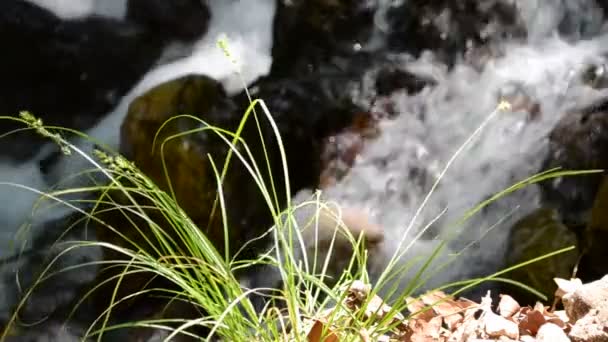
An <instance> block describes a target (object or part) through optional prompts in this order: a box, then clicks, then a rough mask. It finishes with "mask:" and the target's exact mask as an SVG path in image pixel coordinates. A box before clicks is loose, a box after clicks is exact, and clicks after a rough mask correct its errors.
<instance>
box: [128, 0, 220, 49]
mask: <svg viewBox="0 0 608 342" xmlns="http://www.w3.org/2000/svg"><path fill="white" fill-rule="evenodd" d="M127 17H128V18H130V19H132V20H133V21H135V22H137V23H140V24H142V25H145V26H146V27H147V28H148V29H149V30H150V31H151V32H154V34H155V35H159V36H160V37H163V36H169V37H174V38H176V39H180V40H186V41H187V40H194V39H196V38H199V37H200V36H201V34H202V33H203V32H206V31H207V28H208V26H209V20H210V19H211V12H210V11H209V6H207V5H206V1H200V0H176V1H170V2H167V1H162V0H152V1H150V0H129V2H128V6H127Z"/></svg>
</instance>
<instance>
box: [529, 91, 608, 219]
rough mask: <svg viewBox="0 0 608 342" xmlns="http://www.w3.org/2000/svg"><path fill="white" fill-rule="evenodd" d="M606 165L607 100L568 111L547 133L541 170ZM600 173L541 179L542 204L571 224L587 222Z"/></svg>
mask: <svg viewBox="0 0 608 342" xmlns="http://www.w3.org/2000/svg"><path fill="white" fill-rule="evenodd" d="M556 167H561V168H563V169H566V170H591V169H606V168H608V99H606V98H602V99H599V100H597V101H595V102H593V103H591V104H590V105H587V106H585V107H581V108H576V109H573V110H569V111H568V112H567V113H566V114H565V115H564V116H563V118H562V119H561V120H560V121H559V122H558V123H557V125H556V126H555V127H554V128H553V130H552V131H551V133H550V135H549V152H548V154H547V156H546V158H545V160H544V162H543V165H542V170H547V169H550V168H556ZM601 180H602V174H599V173H597V174H589V175H582V176H571V177H562V178H558V179H555V180H552V181H547V182H543V183H542V184H541V190H542V194H543V198H544V201H545V203H547V204H549V205H551V206H553V207H555V208H557V209H558V210H559V213H560V214H561V216H562V217H563V219H564V220H565V222H566V224H568V225H569V226H571V227H581V226H584V225H585V224H586V223H587V222H588V218H589V213H590V209H591V207H592V206H593V201H594V199H595V196H596V194H597V191H598V189H599V185H600V182H601Z"/></svg>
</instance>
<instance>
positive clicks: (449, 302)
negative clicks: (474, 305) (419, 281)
mask: <svg viewBox="0 0 608 342" xmlns="http://www.w3.org/2000/svg"><path fill="white" fill-rule="evenodd" d="M421 300H422V301H423V302H425V303H426V304H427V305H433V304H434V305H433V307H432V310H433V311H434V312H435V313H436V314H438V315H439V316H441V317H443V320H444V323H445V324H446V326H447V327H448V329H449V330H450V331H453V330H454V329H455V328H456V326H457V325H458V324H459V323H461V322H462V321H463V320H464V312H465V311H466V310H465V309H463V308H462V307H461V306H460V305H459V303H458V302H457V301H455V300H453V299H452V297H451V296H447V295H446V294H445V293H443V292H441V291H436V292H433V293H430V294H428V295H426V296H424V298H421ZM438 302H439V303H438Z"/></svg>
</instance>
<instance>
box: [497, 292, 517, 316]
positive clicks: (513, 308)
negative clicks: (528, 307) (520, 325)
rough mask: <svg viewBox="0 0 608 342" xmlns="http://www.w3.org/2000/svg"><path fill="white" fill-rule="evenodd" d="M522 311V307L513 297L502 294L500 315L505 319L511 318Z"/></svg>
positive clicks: (499, 304) (499, 308) (499, 305)
mask: <svg viewBox="0 0 608 342" xmlns="http://www.w3.org/2000/svg"><path fill="white" fill-rule="evenodd" d="M520 309H521V306H520V305H519V303H517V301H516V300H515V299H513V297H511V296H508V295H504V294H501V295H500V302H499V303H498V313H499V314H500V315H501V316H502V317H505V318H509V317H511V316H513V315H515V313H517V312H518V311H519V310H520Z"/></svg>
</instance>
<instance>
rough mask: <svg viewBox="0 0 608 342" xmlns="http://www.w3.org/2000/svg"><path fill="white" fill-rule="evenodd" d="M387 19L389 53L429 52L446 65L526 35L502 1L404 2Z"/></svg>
mask: <svg viewBox="0 0 608 342" xmlns="http://www.w3.org/2000/svg"><path fill="white" fill-rule="evenodd" d="M386 19H387V22H388V44H389V47H390V48H391V49H392V50H396V51H405V52H408V53H412V54H414V55H415V56H418V55H420V53H421V52H423V51H424V50H430V51H433V52H434V53H436V54H437V55H438V56H439V57H440V58H441V59H442V60H443V61H445V62H447V63H448V64H452V63H454V62H455V59H456V57H458V56H461V55H462V54H464V53H465V52H466V51H467V50H469V49H471V48H473V47H475V46H481V45H484V44H488V43H490V42H493V41H497V40H499V39H505V38H507V39H510V38H522V37H525V33H526V32H525V28H524V27H523V25H522V23H521V22H520V20H519V18H518V13H517V9H516V8H515V6H514V5H513V4H512V3H509V2H507V1H501V0H496V1H483V2H481V1H473V0H467V1H458V2H454V1H449V0H434V1H427V0H414V1H404V2H401V3H399V4H398V5H396V6H392V7H391V8H390V9H389V11H388V13H387V18H386Z"/></svg>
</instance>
